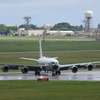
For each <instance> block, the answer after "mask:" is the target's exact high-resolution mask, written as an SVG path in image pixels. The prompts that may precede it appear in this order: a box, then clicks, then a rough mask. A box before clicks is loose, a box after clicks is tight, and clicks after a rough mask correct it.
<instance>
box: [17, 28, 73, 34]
mask: <svg viewBox="0 0 100 100" xmlns="http://www.w3.org/2000/svg"><path fill="white" fill-rule="evenodd" d="M44 32H45V34H47V33H48V34H49V35H51V36H73V35H74V32H73V31H51V30H46V31H45V30H44V29H41V30H25V28H18V31H17V33H16V34H15V35H16V36H38V35H41V36H42V35H43V33H44Z"/></svg>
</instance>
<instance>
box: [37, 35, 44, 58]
mask: <svg viewBox="0 0 100 100" xmlns="http://www.w3.org/2000/svg"><path fill="white" fill-rule="evenodd" d="M38 39H39V49H40V58H42V57H43V54H42V45H41V39H40V37H39V38H38Z"/></svg>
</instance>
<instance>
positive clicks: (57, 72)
mask: <svg viewBox="0 0 100 100" xmlns="http://www.w3.org/2000/svg"><path fill="white" fill-rule="evenodd" d="M55 75H61V72H60V70H58V71H52V76H55Z"/></svg>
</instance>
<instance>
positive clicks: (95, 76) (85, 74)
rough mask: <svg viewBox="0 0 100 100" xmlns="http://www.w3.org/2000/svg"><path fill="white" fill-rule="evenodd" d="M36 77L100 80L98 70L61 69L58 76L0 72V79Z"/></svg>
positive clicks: (30, 78) (35, 78) (33, 78)
mask: <svg viewBox="0 0 100 100" xmlns="http://www.w3.org/2000/svg"><path fill="white" fill-rule="evenodd" d="M38 78H49V80H79V81H100V70H93V71H86V70H82V71H78V72H77V73H72V72H71V71H62V74H61V75H60V76H52V75H51V73H48V74H47V73H44V72H42V73H41V75H40V76H35V75H34V72H29V73H28V74H22V73H21V72H8V73H0V80H37V79H38Z"/></svg>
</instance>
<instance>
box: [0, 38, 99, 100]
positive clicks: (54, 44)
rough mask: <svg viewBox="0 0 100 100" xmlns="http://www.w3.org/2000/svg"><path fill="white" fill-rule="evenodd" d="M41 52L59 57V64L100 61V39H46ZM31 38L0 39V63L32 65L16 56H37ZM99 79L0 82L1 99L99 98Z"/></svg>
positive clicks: (90, 99) (61, 99)
mask: <svg viewBox="0 0 100 100" xmlns="http://www.w3.org/2000/svg"><path fill="white" fill-rule="evenodd" d="M42 44H43V51H44V52H43V54H44V56H48V57H55V56H58V57H59V58H58V60H59V61H60V64H70V63H79V62H90V61H100V42H96V41H62V40H61V41H60V40H56V41H54V40H47V41H46V42H45V43H42ZM38 50H39V47H38V41H37V40H36V39H34V40H33V38H24V39H22V38H20V39H18V38H17V39H9V38H8V39H0V63H6V64H24V65H34V64H36V63H35V62H32V61H26V60H21V59H19V57H29V58H38V57H39V54H38ZM99 99H100V82H86V81H49V82H37V81H33V80H17V81H15V80H13V81H0V100H99Z"/></svg>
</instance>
